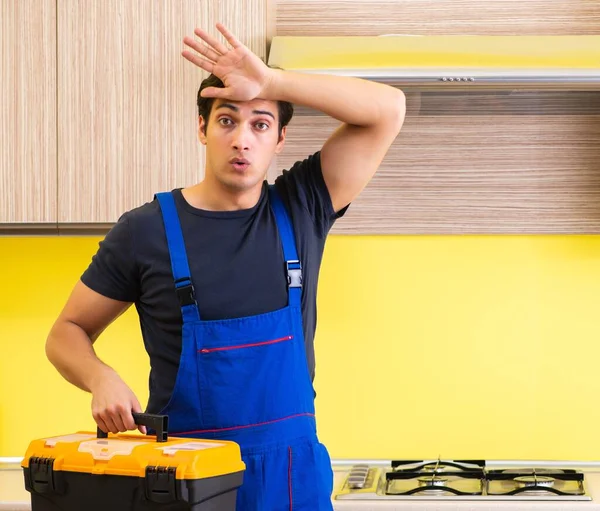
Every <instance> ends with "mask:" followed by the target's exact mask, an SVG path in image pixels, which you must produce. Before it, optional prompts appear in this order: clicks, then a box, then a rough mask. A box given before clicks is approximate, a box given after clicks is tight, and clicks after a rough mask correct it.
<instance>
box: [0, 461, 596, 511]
mask: <svg viewBox="0 0 600 511" xmlns="http://www.w3.org/2000/svg"><path fill="white" fill-rule="evenodd" d="M346 472H347V467H336V466H334V475H335V488H337V487H338V486H339V484H340V483H341V481H342V479H343V478H344V476H345V474H346ZM585 477H586V481H587V483H586V484H587V488H588V491H589V492H590V494H591V495H592V500H591V501H571V502H566V501H562V502H539V501H538V502H535V501H519V502H515V501H464V500H463V501H418V502H417V501H379V502H364V501H363V502H360V501H344V502H342V501H336V500H333V507H334V509H335V511H379V510H390V509H399V510H401V511H413V510H414V511H425V510H427V511H450V510H460V511H488V510H490V511H501V510H506V511H542V510H543V511H600V472H589V473H588V472H586V475H585ZM30 510H31V506H30V498H29V493H28V492H27V490H25V486H24V482H23V471H22V469H21V467H20V466H19V465H18V464H14V465H12V466H11V465H3V466H0V511H30Z"/></svg>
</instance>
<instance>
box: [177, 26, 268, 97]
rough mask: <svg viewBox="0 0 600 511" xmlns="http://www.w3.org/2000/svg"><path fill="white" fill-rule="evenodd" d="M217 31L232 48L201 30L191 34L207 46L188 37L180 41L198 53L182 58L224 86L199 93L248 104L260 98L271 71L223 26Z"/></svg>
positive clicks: (184, 53) (185, 54)
mask: <svg viewBox="0 0 600 511" xmlns="http://www.w3.org/2000/svg"><path fill="white" fill-rule="evenodd" d="M217 29H218V30H219V32H221V34H223V36H224V37H225V39H227V41H228V42H229V44H231V46H232V48H231V49H229V48H227V47H226V46H225V45H224V44H222V43H220V42H219V41H217V39H215V38H214V37H212V36H211V35H209V34H208V33H206V32H205V31H204V30H200V29H196V30H194V33H195V34H196V35H197V36H198V37H200V38H201V39H202V40H203V41H204V43H206V44H201V43H199V42H198V41H196V40H195V39H192V38H190V37H185V38H184V39H183V42H184V43H185V44H186V45H187V46H189V47H190V48H192V49H193V50H195V52H197V53H193V52H191V51H188V50H185V51H183V52H182V55H183V56H184V57H185V58H186V59H187V60H189V61H190V62H192V63H193V64H195V65H197V66H198V67H200V68H202V69H204V70H205V71H208V72H209V73H213V74H214V75H215V76H217V77H218V78H220V79H221V81H222V82H223V84H224V85H225V88H224V89H220V88H217V87H207V88H206V89H204V90H203V91H202V96H203V97H214V98H224V99H230V100H232V101H250V100H252V99H254V98H257V97H260V95H261V93H262V92H263V91H264V89H265V87H266V86H267V85H268V84H269V82H270V79H271V70H270V69H269V68H268V67H267V66H266V65H265V64H264V62H263V61H262V60H260V59H259V58H258V57H257V56H256V55H255V54H254V53H252V52H251V51H250V50H249V49H248V48H247V47H246V46H244V45H243V44H242V43H240V42H239V41H238V40H237V39H236V38H235V37H234V36H233V34H231V32H229V30H227V29H226V28H225V27H224V26H223V25H221V24H220V23H217ZM198 54H200V55H198Z"/></svg>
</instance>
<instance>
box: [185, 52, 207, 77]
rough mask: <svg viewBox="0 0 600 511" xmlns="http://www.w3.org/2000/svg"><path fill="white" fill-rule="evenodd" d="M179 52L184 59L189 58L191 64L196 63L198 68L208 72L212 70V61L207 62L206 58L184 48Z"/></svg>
mask: <svg viewBox="0 0 600 511" xmlns="http://www.w3.org/2000/svg"><path fill="white" fill-rule="evenodd" d="M181 54H182V55H183V57H184V58H185V59H187V60H189V61H190V62H191V63H192V64H195V65H197V66H198V67H199V68H201V69H204V71H207V72H209V73H212V72H213V68H214V64H213V63H212V62H209V61H208V60H206V59H204V58H202V57H199V56H198V55H196V54H195V53H192V52H191V51H187V50H184V51H182V52H181Z"/></svg>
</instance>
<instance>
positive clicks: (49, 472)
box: [25, 456, 61, 493]
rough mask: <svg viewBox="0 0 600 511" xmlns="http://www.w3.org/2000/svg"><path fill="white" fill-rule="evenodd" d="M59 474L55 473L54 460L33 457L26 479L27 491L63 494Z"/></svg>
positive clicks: (30, 459)
mask: <svg viewBox="0 0 600 511" xmlns="http://www.w3.org/2000/svg"><path fill="white" fill-rule="evenodd" d="M60 482H61V480H60V477H59V474H57V473H56V472H54V459H53V458H42V457H38V456H32V457H31V458H29V471H28V473H27V477H26V479H25V483H26V486H27V487H28V488H27V489H28V490H29V491H31V492H35V493H61V485H60Z"/></svg>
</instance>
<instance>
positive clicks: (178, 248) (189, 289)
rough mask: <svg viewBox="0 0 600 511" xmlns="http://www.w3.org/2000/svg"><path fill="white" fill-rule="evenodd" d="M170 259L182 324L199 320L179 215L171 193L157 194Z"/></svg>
mask: <svg viewBox="0 0 600 511" xmlns="http://www.w3.org/2000/svg"><path fill="white" fill-rule="evenodd" d="M155 197H156V198H157V199H158V203H159V205H160V209H161V212H162V217H163V221H164V225H165V233H166V235H167V244H168V246H169V256H170V257H171V269H172V271H173V280H174V281H175V291H176V292H177V298H178V299H179V306H180V307H181V315H182V317H183V322H184V323H189V322H192V321H199V320H200V313H199V311H198V304H197V303H196V296H195V293H194V285H193V283H192V277H191V273H190V267H189V264H188V258H187V253H186V250H185V242H184V240H183V233H182V231H181V224H180V222H179V215H178V214H177V208H176V207H175V199H174V197H173V194H172V193H171V192H162V193H157V194H156V195H155Z"/></svg>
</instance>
